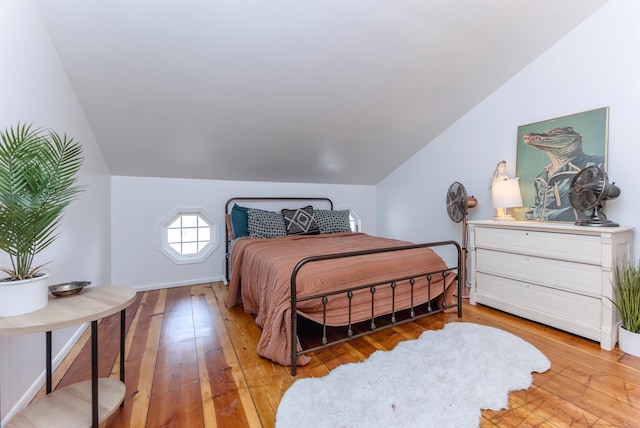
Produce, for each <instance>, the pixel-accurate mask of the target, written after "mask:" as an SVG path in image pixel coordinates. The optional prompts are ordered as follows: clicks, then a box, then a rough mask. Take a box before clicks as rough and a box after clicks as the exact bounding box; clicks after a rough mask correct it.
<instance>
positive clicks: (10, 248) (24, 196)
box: [0, 124, 83, 316]
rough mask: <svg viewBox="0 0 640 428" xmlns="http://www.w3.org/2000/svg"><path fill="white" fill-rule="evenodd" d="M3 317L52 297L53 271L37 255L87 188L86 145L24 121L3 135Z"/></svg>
mask: <svg viewBox="0 0 640 428" xmlns="http://www.w3.org/2000/svg"><path fill="white" fill-rule="evenodd" d="M0 137H1V139H2V141H1V143H0V250H2V251H4V252H6V253H7V254H8V256H9V259H10V260H11V266H10V267H5V268H0V271H2V272H4V273H5V274H7V275H8V276H7V277H6V278H4V279H1V280H0V316H11V315H20V314H24V313H28V312H33V311H37V310H39V309H42V308H43V307H45V306H46V305H47V302H48V287H47V278H48V276H49V275H48V274H47V273H45V272H43V266H44V264H40V265H34V264H33V262H34V257H35V255H36V254H38V253H39V252H41V251H42V250H44V249H45V248H47V247H48V246H49V245H50V244H51V243H53V242H54V241H55V239H56V238H57V236H58V235H57V233H56V230H57V227H58V225H59V223H60V220H61V219H62V212H63V210H64V208H65V207H66V206H67V205H69V203H71V202H72V201H73V200H74V199H75V198H76V197H77V196H78V194H79V193H80V192H81V191H82V188H81V187H80V186H77V185H76V182H77V174H78V171H79V170H80V167H81V165H82V161H83V157H82V147H81V146H80V144H78V143H75V142H73V139H67V136H66V135H64V136H62V137H61V136H59V135H58V134H56V133H55V132H54V131H52V130H43V129H32V127H31V125H20V124H18V125H17V126H16V128H15V129H13V128H8V129H6V130H5V131H4V132H2V133H1V134H0Z"/></svg>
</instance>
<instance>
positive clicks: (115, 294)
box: [0, 286, 136, 428]
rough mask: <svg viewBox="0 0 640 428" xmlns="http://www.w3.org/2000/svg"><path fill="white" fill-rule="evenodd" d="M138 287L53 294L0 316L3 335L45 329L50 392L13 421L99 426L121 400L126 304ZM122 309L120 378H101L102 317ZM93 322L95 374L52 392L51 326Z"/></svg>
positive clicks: (14, 423) (32, 424) (19, 423)
mask: <svg viewBox="0 0 640 428" xmlns="http://www.w3.org/2000/svg"><path fill="white" fill-rule="evenodd" d="M135 298H136V292H135V291H134V290H133V289H131V288H128V287H116V286H99V287H87V288H85V289H84V290H83V291H82V293H80V294H78V295H75V296H69V297H53V296H50V297H49V305H48V306H47V307H46V308H44V309H42V310H40V311H36V312H32V313H29V314H25V315H17V316H11V317H0V336H14V335H20V334H30V333H39V332H46V341H47V351H46V354H47V355H46V359H47V361H46V369H47V370H46V371H47V395H46V396H45V397H44V398H42V399H39V400H36V401H34V402H33V403H31V404H30V405H29V406H27V407H26V408H24V409H23V410H22V411H20V413H18V414H17V415H16V416H15V417H13V418H12V419H11V421H9V423H8V424H7V428H11V427H42V426H60V427H89V426H93V427H96V428H97V427H98V424H99V423H100V422H102V421H105V420H106V419H107V418H108V417H109V416H110V415H111V414H112V413H113V412H114V411H115V410H116V409H117V407H118V406H119V405H120V404H121V403H122V402H123V400H124V394H125V385H124V360H125V356H124V342H125V340H124V339H125V309H126V308H127V307H128V306H129V305H130V304H131V303H133V301H134V300H135ZM118 311H120V380H117V379H110V378H108V379H98V320H99V319H101V318H104V317H107V316H109V315H112V314H114V313H116V312H118ZM85 322H91V380H89V381H83V382H79V383H76V384H73V385H69V386H67V387H65V388H62V389H59V390H57V391H54V392H51V331H52V330H57V329H60V328H65V327H70V326H73V325H77V324H82V323H85Z"/></svg>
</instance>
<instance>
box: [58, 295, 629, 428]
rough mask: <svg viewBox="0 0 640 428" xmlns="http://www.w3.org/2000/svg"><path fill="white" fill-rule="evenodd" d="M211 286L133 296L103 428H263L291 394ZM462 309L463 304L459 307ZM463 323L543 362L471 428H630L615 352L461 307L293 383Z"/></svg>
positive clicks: (71, 362)
mask: <svg viewBox="0 0 640 428" xmlns="http://www.w3.org/2000/svg"><path fill="white" fill-rule="evenodd" d="M225 295H226V287H225V286H224V285H223V284H222V283H213V284H198V285H193V286H187V287H180V288H171V289H164V290H156V291H148V292H144V293H138V296H137V299H136V301H135V303H134V304H132V305H131V306H130V307H129V308H128V309H127V332H128V333H127V339H126V368H125V370H126V372H125V374H126V385H127V393H126V396H125V403H124V405H123V406H122V407H121V408H120V409H119V410H117V411H116V412H115V414H114V415H113V416H112V417H111V418H110V419H109V421H108V422H107V424H106V426H108V427H133V428H138V427H149V428H157V427H176V428H183V427H188V428H197V427H206V428H210V427H225V428H232V427H265V428H269V427H273V426H274V424H275V415H276V410H277V408H278V403H279V401H280V399H281V397H282V395H283V394H284V392H285V391H286V389H287V388H288V387H289V386H290V385H291V384H292V383H293V381H294V380H295V379H292V378H291V376H290V375H289V371H288V369H287V368H285V367H282V366H280V365H278V364H274V363H271V362H270V361H268V360H266V359H263V358H261V357H259V356H258V355H257V354H256V353H255V348H256V344H257V342H258V339H259V338H260V329H259V328H258V327H257V326H256V325H255V323H254V321H253V318H252V317H251V316H250V315H249V314H246V313H244V311H243V310H242V308H241V307H235V308H227V307H226V306H225V304H224V298H225ZM465 302H466V301H465ZM458 321H464V322H474V323H478V324H483V325H489V326H493V327H497V328H501V329H503V330H506V331H509V332H511V333H514V334H516V335H518V336H520V337H522V338H523V339H525V340H527V341H528V342H530V343H531V344H533V345H535V346H536V347H537V348H538V349H540V350H541V351H542V352H543V353H544V354H545V355H546V356H547V357H548V358H549V360H551V363H552V366H551V369H550V370H549V371H547V372H546V373H541V374H538V373H536V374H534V383H533V385H532V387H531V388H529V390H527V391H516V392H513V393H511V394H510V396H509V408H508V409H506V410H501V411H488V410H485V411H483V412H482V421H481V426H482V427H557V428H565V427H639V426H640V358H638V357H633V356H629V355H626V354H624V353H622V352H621V351H620V350H619V349H618V348H617V347H616V348H615V349H614V350H613V351H611V352H607V351H603V350H601V349H600V347H599V345H598V344H597V343H595V342H592V341H590V340H587V339H583V338H580V337H577V336H574V335H571V334H567V333H564V332H561V331H559V330H555V329H553V328H550V327H546V326H543V325H540V324H536V323H533V322H530V321H527V320H523V319H521V318H518V317H514V316H511V315H508V314H505V313H502V312H499V311H496V310H493V309H490V308H487V307H483V306H471V305H469V304H467V303H465V306H464V310H463V317H462V318H461V319H458V318H457V316H456V314H455V313H454V314H445V313H442V314H438V315H435V316H432V317H427V318H424V319H422V320H419V321H417V322H412V323H407V324H404V325H401V326H396V327H393V328H391V329H388V330H385V331H382V332H378V333H375V334H373V335H370V336H366V337H363V338H359V339H355V340H353V341H351V342H348V343H346V344H342V345H336V346H333V347H331V348H328V349H325V350H322V351H321V352H318V353H316V354H312V355H311V356H312V361H311V363H310V364H309V365H307V366H304V367H300V368H299V371H298V376H297V377H296V379H298V378H303V377H308V376H322V375H325V374H327V373H328V372H329V371H330V370H331V369H333V368H334V367H336V366H338V365H340V364H344V363H348V362H353V361H361V360H363V359H365V358H366V357H367V356H368V355H370V354H371V353H372V352H374V351H375V350H377V349H391V348H393V347H394V346H395V345H396V344H397V343H398V342H399V341H401V340H405V339H414V338H417V337H418V336H419V335H420V333H421V332H422V331H424V330H426V329H439V328H442V327H443V325H444V324H445V323H446V322H458ZM118 338H119V317H117V316H112V317H109V318H106V319H104V320H102V321H101V322H100V323H99V343H100V345H99V347H100V351H99V352H100V364H99V366H100V376H101V377H107V376H112V377H118V376H119V371H118V370H119V359H118V358H119V357H118V346H119V344H118ZM89 348H90V343H89V334H88V332H87V333H85V335H84V336H83V337H82V338H81V339H80V341H79V342H78V344H76V346H75V347H74V348H73V350H72V351H71V353H70V354H69V355H68V357H67V358H66V359H65V360H64V361H63V362H62V364H61V365H60V367H59V368H58V369H57V370H56V372H55V373H54V377H53V382H54V387H55V388H60V387H63V386H65V385H68V384H71V383H74V382H77V381H79V380H84V379H87V378H88V377H89V375H90V349H89Z"/></svg>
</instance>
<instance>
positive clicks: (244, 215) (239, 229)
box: [231, 204, 249, 238]
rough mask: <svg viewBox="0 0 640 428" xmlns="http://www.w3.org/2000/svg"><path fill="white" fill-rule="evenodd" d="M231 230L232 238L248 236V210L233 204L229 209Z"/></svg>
mask: <svg viewBox="0 0 640 428" xmlns="http://www.w3.org/2000/svg"><path fill="white" fill-rule="evenodd" d="M231 229H233V237H234V238H240V237H242V236H249V208H246V207H241V206H239V205H238V204H234V205H233V208H231Z"/></svg>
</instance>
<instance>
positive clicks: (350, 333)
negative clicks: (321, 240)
mask: <svg viewBox="0 0 640 428" xmlns="http://www.w3.org/2000/svg"><path fill="white" fill-rule="evenodd" d="M236 201H249V202H250V201H260V202H263V201H264V202H276V201H301V202H311V201H322V202H326V203H328V204H329V206H330V207H331V209H333V202H332V201H331V199H329V198H306V197H305V198H293V197H284V198H278V197H264V198H263V197H236V198H231V199H229V200H228V201H227V203H226V205H225V215H226V214H227V213H229V207H230V204H231V203H232V202H236ZM225 224H226V222H225ZM226 227H227V226H226V225H225V229H226ZM228 236H229V235H228V233H227V234H226V239H227V247H226V249H227V254H226V279H227V280H229V264H230V262H231V254H230V252H229V250H230V248H229V243H230V241H229V238H228ZM434 247H453V248H454V249H455V251H456V253H457V264H456V266H454V267H447V268H446V269H442V270H438V271H435V272H423V273H421V274H418V275H412V276H405V277H399V278H395V279H393V280H391V281H384V282H372V283H369V284H366V285H361V286H358V287H351V288H346V289H342V290H336V291H332V292H329V293H322V294H315V295H312V296H307V297H304V298H298V296H297V277H298V274H299V272H300V270H301V269H302V268H303V267H304V266H306V265H308V264H310V263H316V262H320V261H323V260H331V259H338V258H346V257H357V256H363V255H367V254H376V253H385V252H395V251H404V250H411V249H416V248H434ZM461 272H462V249H461V247H460V245H459V244H458V243H457V242H455V241H440V242H431V243H425V244H414V245H404V246H397V247H389V248H380V249H370V250H362V251H352V252H346V253H334V254H324V255H319V256H312V257H306V258H304V259H302V260H300V261H299V262H298V263H297V264H296V266H295V267H294V269H293V271H292V273H291V343H292V350H291V375H292V376H296V375H297V357H298V356H300V355H304V354H308V353H311V352H315V351H318V350H320V349H324V348H326V347H329V346H332V345H336V344H339V343H343V342H346V341H349V340H352V339H356V338H358V337H362V336H365V335H367V334H371V333H373V332H376V331H381V330H385V329H388V328H391V327H394V326H396V325H401V324H404V323H407V322H410V321H415V320H418V319H420V318H424V317H427V316H431V315H434V314H437V313H440V312H443V311H445V310H449V309H452V308H456V307H457V315H458V318H460V317H462V282H461V281H460V278H461ZM449 274H455V277H454V279H453V280H454V281H456V287H457V301H456V302H455V303H454V304H453V305H450V306H446V302H445V301H443V304H442V305H441V306H440V307H435V308H434V306H433V301H432V299H431V288H430V287H431V282H432V280H434V278H435V277H436V276H438V275H440V276H442V277H444V276H446V275H449ZM419 278H425V279H426V281H427V285H426V287H429V289H428V291H427V295H428V299H427V302H425V303H422V304H418V305H415V306H414V304H413V303H414V292H415V286H416V285H415V284H416V280H417V279H419ZM402 281H408V285H407V284H403V285H402V286H408V287H410V298H411V306H410V308H409V316H408V317H406V318H404V319H401V320H399V319H397V316H396V315H397V313H398V312H397V311H396V309H395V302H396V289H397V287H398V283H400V282H402ZM381 287H390V288H391V290H392V291H391V305H392V310H391V313H390V314H386V315H380V316H378V317H376V316H375V305H376V300H375V293H376V290H377V289H379V288H381ZM442 287H443V293H444V291H445V288H446V284H445V281H444V280H443V281H442ZM364 289H368V290H369V292H370V295H371V318H370V319H369V322H370V326H369V327H370V328H369V329H368V330H366V331H361V332H360V333H355V332H354V330H353V328H352V327H353V324H352V322H351V299H352V297H353V294H354V292H356V291H358V290H364ZM338 295H346V297H347V299H349V308H348V312H349V321H348V325H347V326H346V327H347V334H346V337H342V338H340V339H336V340H331V341H329V339H328V337H327V327H328V325H327V323H326V311H327V303H328V302H329V299H331V298H333V297H335V296H338ZM312 299H320V300H321V301H322V303H323V323H322V325H321V327H322V343H321V345H318V346H313V347H310V348H308V349H303V350H301V351H298V349H297V346H296V343H297V338H298V313H297V306H298V303H300V302H303V301H308V300H312ZM419 308H422V309H424V311H423V312H422V313H417V312H416V309H419ZM385 317H388V319H387V320H386V321H387V323H386V324H384V325H382V326H378V325H376V321H378V322H379V323H380V322H381V320H382V319H384V318H385Z"/></svg>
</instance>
